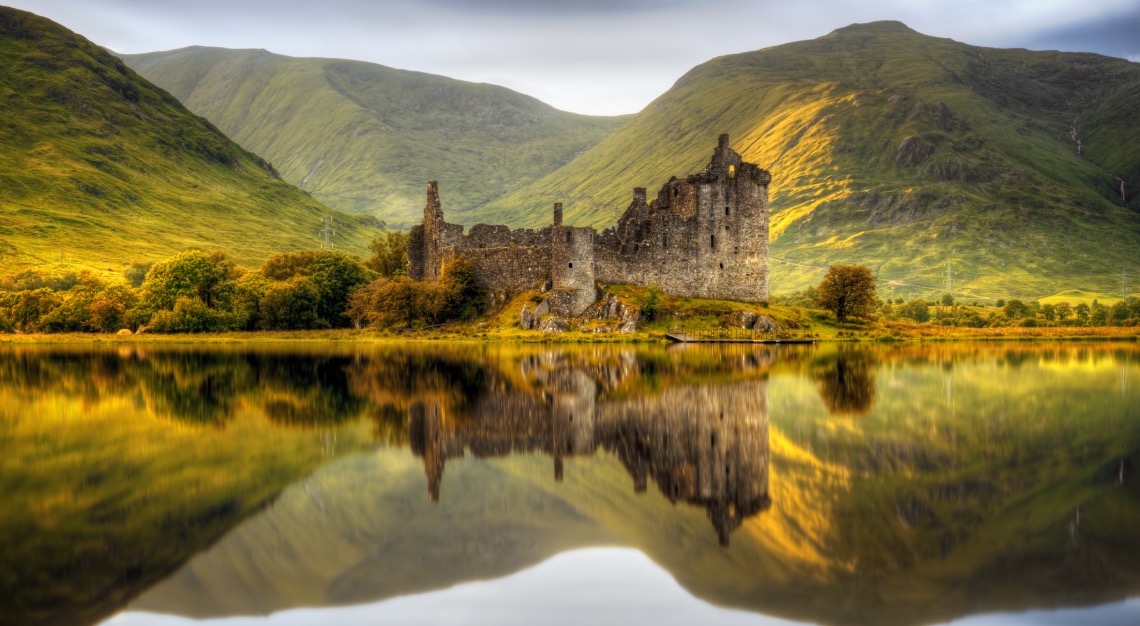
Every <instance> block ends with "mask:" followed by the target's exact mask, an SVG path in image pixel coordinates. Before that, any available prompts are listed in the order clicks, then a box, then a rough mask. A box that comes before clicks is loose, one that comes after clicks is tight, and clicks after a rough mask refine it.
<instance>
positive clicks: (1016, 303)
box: [1002, 298, 1033, 320]
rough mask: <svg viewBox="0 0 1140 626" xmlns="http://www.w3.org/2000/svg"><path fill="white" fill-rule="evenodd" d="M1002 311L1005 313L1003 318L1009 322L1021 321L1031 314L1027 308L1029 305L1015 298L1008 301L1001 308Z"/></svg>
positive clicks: (1031, 311)
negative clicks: (1006, 318)
mask: <svg viewBox="0 0 1140 626" xmlns="http://www.w3.org/2000/svg"><path fill="white" fill-rule="evenodd" d="M1002 311H1003V312H1004V313H1005V316H1006V317H1008V318H1009V319H1011V320H1016V319H1021V318H1023V317H1026V316H1028V315H1031V314H1032V313H1033V310H1032V309H1030V308H1029V305H1027V304H1025V303H1024V302H1022V301H1021V300H1018V299H1016V298H1014V299H1013V300H1010V301H1009V302H1008V303H1007V304H1006V305H1005V306H1004V307H1002Z"/></svg>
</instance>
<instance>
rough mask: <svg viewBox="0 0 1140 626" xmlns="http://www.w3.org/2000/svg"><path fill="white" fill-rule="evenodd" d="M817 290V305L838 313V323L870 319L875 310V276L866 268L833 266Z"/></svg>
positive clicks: (863, 266) (861, 266) (836, 314)
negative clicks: (848, 320)
mask: <svg viewBox="0 0 1140 626" xmlns="http://www.w3.org/2000/svg"><path fill="white" fill-rule="evenodd" d="M818 289H819V296H818V298H817V299H816V304H818V305H819V306H821V307H823V308H824V309H827V310H828V311H831V312H833V313H835V319H836V321H838V322H844V321H846V320H847V318H849V317H856V318H859V317H861V318H866V317H869V316H870V315H871V311H872V310H873V307H874V306H875V302H876V297H875V275H874V274H873V273H872V272H871V268H869V267H867V266H865V265H832V266H831V267H829V268H828V269H827V274H825V275H824V277H823V281H822V282H821V283H820V284H819V287H818Z"/></svg>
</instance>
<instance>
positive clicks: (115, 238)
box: [0, 7, 375, 274]
mask: <svg viewBox="0 0 1140 626" xmlns="http://www.w3.org/2000/svg"><path fill="white" fill-rule="evenodd" d="M0 67H2V68H3V70H2V71H0V274H8V273H14V272H16V271H19V270H22V269H27V268H40V269H53V268H56V267H57V266H60V265H66V266H72V267H75V266H79V267H88V268H92V269H97V270H99V271H101V272H104V273H108V274H111V273H113V274H118V273H119V272H120V271H121V269H122V266H123V263H125V262H127V261H129V260H132V259H134V260H140V261H141V260H147V259H150V260H153V259H157V258H162V257H167V256H170V255H171V254H173V253H175V252H178V251H181V250H184V249H186V248H191V247H198V248H203V249H206V250H212V249H215V248H223V249H225V250H227V251H228V252H230V253H231V254H232V255H233V256H234V258H235V259H236V260H237V261H238V262H239V263H241V264H244V265H249V266H256V265H258V264H260V262H261V261H262V260H264V259H265V257H267V256H269V255H270V254H272V253H275V252H281V251H285V250H293V249H304V248H315V247H318V246H319V244H320V241H319V239H318V237H317V233H318V230H319V229H320V228H321V220H322V218H323V217H325V216H333V217H334V221H335V222H336V224H337V225H338V226H337V229H338V231H339V232H340V235H341V236H340V237H339V238H338V240H337V241H338V244H339V247H342V248H345V249H348V250H351V251H358V252H363V251H365V250H366V249H367V242H368V241H369V240H370V238H371V237H373V236H374V234H375V229H374V228H373V227H372V226H371V225H370V224H371V220H366V219H363V218H359V217H350V216H344V215H340V214H336V213H335V212H333V211H332V210H331V209H329V208H328V207H325V206H323V205H321V204H320V203H319V202H317V201H315V200H313V199H312V198H311V197H309V196H308V195H307V194H305V193H304V192H302V191H300V190H298V189H297V188H295V187H293V186H292V185H289V184H288V183H286V182H284V181H282V180H281V179H280V177H279V176H278V175H277V173H276V172H275V171H274V170H273V168H272V166H270V165H269V163H267V162H265V161H264V160H263V159H261V158H260V157H258V156H256V155H254V154H251V153H249V152H247V151H245V150H243V149H242V148H241V147H239V146H238V145H237V144H235V143H233V142H232V141H230V140H229V139H227V138H226V137H225V136H224V135H223V134H222V133H221V132H219V131H218V130H217V129H216V128H214V127H213V126H211V125H210V124H209V123H208V122H206V121H205V120H203V119H201V118H198V117H196V116H195V115H194V114H192V113H191V112H189V111H188V110H186V108H185V107H183V106H182V105H181V104H180V103H179V102H178V101H177V100H176V99H175V98H174V97H172V96H171V95H170V94H168V93H166V92H164V91H162V90H161V89H158V88H156V87H155V86H153V85H151V84H150V83H149V82H147V81H146V80H144V79H142V78H140V77H139V76H138V75H137V74H135V73H134V72H133V71H131V70H130V69H128V68H127V67H126V66H125V65H123V63H122V62H120V61H119V60H118V59H116V58H114V57H113V56H111V55H110V54H108V53H107V52H106V51H104V50H103V49H102V48H99V47H98V46H96V45H94V44H92V43H91V42H89V41H87V40H85V39H83V38H82V37H80V36H78V35H76V34H74V33H72V32H70V31H68V30H67V29H65V28H63V27H61V26H59V25H57V24H55V23H53V22H51V21H49V20H46V19H44V18H40V17H37V16H35V15H32V14H30V13H25V12H22V11H17V10H14V9H9V8H6V7H0ZM61 256H62V261H61Z"/></svg>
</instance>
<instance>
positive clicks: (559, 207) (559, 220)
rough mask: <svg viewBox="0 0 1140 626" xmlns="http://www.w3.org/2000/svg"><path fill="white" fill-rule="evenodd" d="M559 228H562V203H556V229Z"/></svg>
mask: <svg viewBox="0 0 1140 626" xmlns="http://www.w3.org/2000/svg"><path fill="white" fill-rule="evenodd" d="M559 226H562V203H561V202H555V203H554V227H555V228H558V227H559Z"/></svg>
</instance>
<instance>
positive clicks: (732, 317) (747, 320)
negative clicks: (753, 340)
mask: <svg viewBox="0 0 1140 626" xmlns="http://www.w3.org/2000/svg"><path fill="white" fill-rule="evenodd" d="M756 318H757V315H756V314H755V313H753V312H752V311H733V312H732V313H729V315H728V319H726V320H725V321H726V322H727V323H728V325H729V326H735V327H737V328H752V325H753V324H755V323H756Z"/></svg>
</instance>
